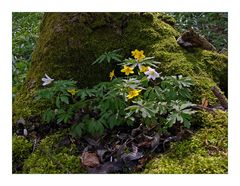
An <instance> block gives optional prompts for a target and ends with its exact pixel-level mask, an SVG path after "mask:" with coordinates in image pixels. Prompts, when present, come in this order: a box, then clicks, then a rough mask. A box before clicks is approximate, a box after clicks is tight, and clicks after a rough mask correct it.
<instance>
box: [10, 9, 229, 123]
mask: <svg viewBox="0 0 240 186" xmlns="http://www.w3.org/2000/svg"><path fill="white" fill-rule="evenodd" d="M173 23H174V20H173V19H172V18H171V17H170V16H167V15H165V14H163V13H46V14H45V15H44V19H43V22H42V25H41V33H40V37H39V40H38V44H37V46H36V48H35V50H34V52H33V55H32V65H31V67H30V70H29V72H28V74H27V79H26V82H25V85H24V87H23V89H22V90H20V92H19V93H18V95H17V96H16V99H15V102H14V104H13V113H14V117H13V118H14V121H16V120H18V119H19V118H20V117H23V118H24V119H25V120H26V121H27V120H28V117H30V116H32V115H34V116H35V115H37V116H39V115H40V114H41V111H42V110H45V108H46V105H44V104H43V103H41V102H34V92H35V91H36V90H37V89H39V88H40V87H41V78H42V77H43V76H44V74H45V73H47V74H48V75H49V76H50V77H52V78H54V79H55V80H58V79H74V80H76V81H78V82H79V86H80V87H91V86H92V85H94V84H97V83H99V82H101V81H108V80H109V79H108V74H109V72H110V71H111V70H112V67H111V66H110V65H100V66H94V65H90V64H91V63H92V62H93V61H94V60H95V59H96V58H97V57H99V55H100V54H102V53H104V52H105V51H111V50H113V49H118V48H122V54H123V55H124V56H125V57H129V56H130V54H131V51H132V50H134V49H141V50H144V52H145V55H146V56H155V58H156V60H157V61H160V62H161V65H160V71H161V72H162V74H163V75H174V74H176V73H177V74H182V75H183V76H190V77H191V78H192V79H193V80H194V83H195V87H193V99H192V101H193V102H195V103H200V102H201V99H202V98H203V97H207V98H208V99H209V102H210V103H211V104H215V103H216V98H215V97H214V96H213V94H212V92H211V90H210V88H211V86H212V85H217V86H219V87H220V88H221V90H223V91H224V92H225V93H226V92H227V57H226V56H224V55H222V54H218V53H214V52H210V51H205V50H201V49H196V50H194V51H193V52H189V51H187V50H185V49H183V48H182V47H181V46H179V45H178V44H177V42H176V37H178V36H179V33H178V32H177V31H176V30H175V29H174V28H173V27H172V25H173Z"/></svg>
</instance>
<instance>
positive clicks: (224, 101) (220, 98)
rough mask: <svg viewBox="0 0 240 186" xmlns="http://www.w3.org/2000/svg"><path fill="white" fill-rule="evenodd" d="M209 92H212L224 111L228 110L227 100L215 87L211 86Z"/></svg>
mask: <svg viewBox="0 0 240 186" xmlns="http://www.w3.org/2000/svg"><path fill="white" fill-rule="evenodd" d="M211 91H212V92H213V94H214V95H215V96H216V97H217V98H218V101H219V102H220V104H221V105H222V106H223V108H225V109H226V110H227V109H228V101H227V98H226V97H225V96H224V95H223V94H222V93H221V92H220V90H219V89H218V88H217V87H216V86H213V87H212V88H211Z"/></svg>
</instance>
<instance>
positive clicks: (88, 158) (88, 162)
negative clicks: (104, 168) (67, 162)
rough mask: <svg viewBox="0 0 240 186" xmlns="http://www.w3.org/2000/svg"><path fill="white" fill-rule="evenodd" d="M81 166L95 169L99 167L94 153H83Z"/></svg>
mask: <svg viewBox="0 0 240 186" xmlns="http://www.w3.org/2000/svg"><path fill="white" fill-rule="evenodd" d="M81 159H82V164H83V165H84V166H86V167H91V168H93V167H97V166H99V165H100V162H99V159H98V157H97V155H96V153H94V152H84V153H83V154H82V157H81Z"/></svg>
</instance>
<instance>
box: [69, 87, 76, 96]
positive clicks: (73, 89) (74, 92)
mask: <svg viewBox="0 0 240 186" xmlns="http://www.w3.org/2000/svg"><path fill="white" fill-rule="evenodd" d="M67 91H68V92H69V93H70V94H71V95H72V96H74V95H75V94H76V93H77V90H76V89H75V88H72V89H68V90H67Z"/></svg>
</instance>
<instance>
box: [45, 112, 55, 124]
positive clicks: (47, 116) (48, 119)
mask: <svg viewBox="0 0 240 186" xmlns="http://www.w3.org/2000/svg"><path fill="white" fill-rule="evenodd" d="M54 118H55V113H54V111H53V110H51V109H47V110H46V111H45V112H44V113H43V120H44V121H46V122H47V123H50V122H51V121H52V120H53V119H54Z"/></svg>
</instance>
